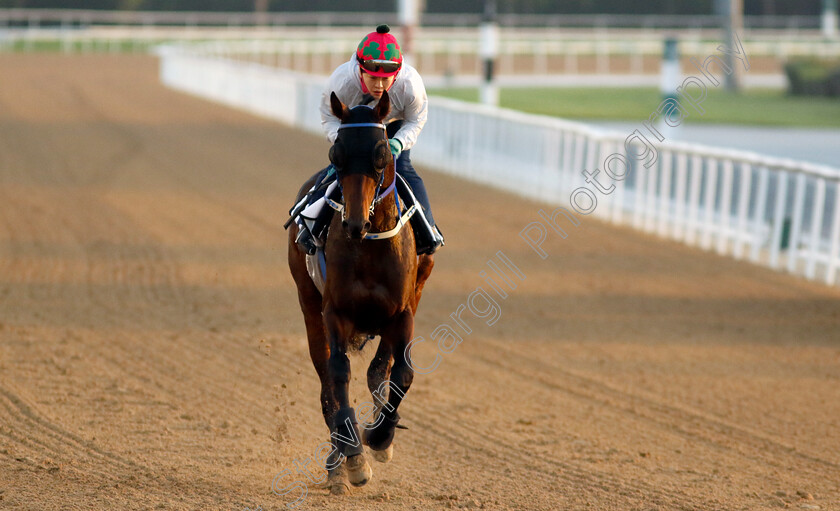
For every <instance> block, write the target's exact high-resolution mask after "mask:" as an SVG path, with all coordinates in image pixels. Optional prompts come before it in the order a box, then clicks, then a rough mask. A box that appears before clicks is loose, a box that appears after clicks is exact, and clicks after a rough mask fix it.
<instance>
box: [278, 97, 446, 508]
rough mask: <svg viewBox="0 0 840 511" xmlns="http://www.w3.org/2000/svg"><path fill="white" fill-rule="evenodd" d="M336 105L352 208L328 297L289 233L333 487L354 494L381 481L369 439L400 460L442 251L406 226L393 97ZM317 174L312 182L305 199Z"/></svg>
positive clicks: (340, 226)
mask: <svg viewBox="0 0 840 511" xmlns="http://www.w3.org/2000/svg"><path fill="white" fill-rule="evenodd" d="M330 106H331V110H332V112H333V113H334V114H335V116H336V117H338V118H339V119H340V120H341V126H340V128H339V132H338V137H337V138H336V141H335V144H334V145H333V146H332V147H331V148H330V161H331V162H332V163H333V166H334V167H335V168H336V174H337V179H338V183H339V187H340V189H341V192H342V196H343V204H338V203H335V202H334V203H333V204H332V205H333V207H335V208H336V209H338V211H340V213H341V214H340V215H339V214H335V215H333V218H332V221H331V223H330V228H329V231H328V235H327V240H326V244H325V247H324V255H325V259H326V278H325V283H324V291H323V294H321V292H319V290H318V288H317V287H316V286H315V284H314V283H313V281H312V278H311V277H310V276H309V273H308V271H307V267H306V254H305V252H304V251H303V250H301V249H300V248H299V246H298V245H297V244H296V243H295V239H296V237H297V234H298V227H297V225H296V224H294V223H293V224H292V226H291V227H290V229H289V239H288V256H289V269H290V270H291V272H292V277H293V278H294V280H295V284H296V285H297V290H298V299H299V301H300V308H301V310H302V311H303V317H304V321H305V323H306V335H307V338H308V341H309V355H310V357H311V359H312V363H313V365H314V366H315V371H316V372H317V373H318V377H319V378H320V380H321V408H322V411H323V414H324V421H325V422H326V424H327V427H328V428H329V430H330V454H329V456H328V457H326V468H327V471H328V483H327V485H328V487H329V488H330V491H331V493H333V494H344V493H347V492H349V490H350V487H349V486H348V485H347V482H348V481H349V482H350V483H351V484H353V485H354V486H362V485H364V484H366V483H367V482H368V481H369V480H370V478H371V477H372V471H371V469H370V466H369V465H368V463H367V460H366V458H365V454H364V449H363V447H362V443H364V444H365V445H367V446H368V447H369V448H370V449H371V451H372V454H373V456H374V458H375V459H377V460H378V461H383V462H385V461H388V460H390V459H391V456H392V453H393V445H392V441H393V439H394V433H395V428H396V427H397V423H398V421H399V414H398V413H397V408H398V407H399V405H400V402H401V401H402V399H403V397H404V396H405V394H406V392H408V389H409V387H410V386H411V382H412V380H413V378H414V371H413V369H412V367H411V364H410V361H409V360H407V355H406V347H407V346H408V345H409V343H410V342H411V339H412V337H413V334H414V314H415V313H416V311H417V305H418V303H419V301H420V295H421V293H422V291H423V286H424V284H425V282H426V279H427V278H428V277H429V275H430V274H431V271H432V268H433V267H434V257H433V256H432V255H423V256H420V257H418V256H417V251H416V247H415V240H414V233H413V232H412V229H411V227H410V226H407V227H405V228H400V227H401V226H402V225H404V223H405V221H406V215H405V214H403V216H402V217H401V216H400V213H401V211H404V209H403V208H400V205H401V203H399V199H398V197H397V192H396V188H395V180H396V171H395V166H394V163H395V162H394V158H393V157H392V155H391V152H390V149H389V146H388V139H387V135H386V130H385V125H384V124H383V121H384V119H385V118H386V116H387V115H388V111H389V110H390V99H389V98H388V93H387V92H385V93H383V94H382V97H381V99H380V100H379V102H378V103H377V104H376V106H374V107H370V106H366V105H360V106H356V107H354V108H352V109H348V108H347V106H346V105H344V104H343V103H342V102H341V101H340V100H339V99H338V97H337V96H336V95H335V93H334V92H333V93H332V94H331V95H330ZM316 177H317V175H316V176H313V177H312V178H310V179H309V181H307V182H306V183H305V184H304V185H303V188H301V190H300V192H298V195H297V199H296V202H299V201H300V200H301V198H302V197H303V195H304V194H305V192H306V191H307V190H309V189H310V188H311V187H312V185H313V183H314V182H315V179H316ZM418 207H419V206H418ZM417 214H422V213H420V212H419V211H418V212H417ZM389 231H390V232H389ZM394 231H396V234H395V235H394V234H393V233H394ZM377 233H379V234H380V235H381V236H377ZM386 234H392V236H390V237H386ZM372 336H379V337H380V341H379V346H378V347H377V350H376V354H375V355H374V358H373V360H372V361H371V363H370V366H369V367H368V370H367V384H368V388H369V389H370V392H371V395H372V396H373V397H374V401H372V403H375V407H373V409H372V410H368V413H366V414H364V415H365V416H366V417H369V418H373V419H375V420H373V422H372V423H367V422H365V423H363V424H362V427H363V428H364V436H363V437H360V436H359V423H358V419H357V417H356V413H355V410H354V409H353V408H351V406H350V397H349V395H348V394H349V383H350V360H349V358H348V357H347V353H348V352H352V351H354V350H358V349H359V347H360V345H361V344H362V340H363V339H366V338H370V337H372ZM386 392H387V397H386ZM366 404H370V403H366ZM362 406H363V405H362ZM360 415H362V413H361V407H360ZM359 418H361V417H359ZM324 454H326V453H324Z"/></svg>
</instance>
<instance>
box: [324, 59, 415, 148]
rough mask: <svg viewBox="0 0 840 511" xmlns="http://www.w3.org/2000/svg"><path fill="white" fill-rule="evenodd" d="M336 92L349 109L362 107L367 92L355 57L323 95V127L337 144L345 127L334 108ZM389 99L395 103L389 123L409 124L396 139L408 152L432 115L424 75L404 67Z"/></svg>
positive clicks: (335, 74) (334, 76)
mask: <svg viewBox="0 0 840 511" xmlns="http://www.w3.org/2000/svg"><path fill="white" fill-rule="evenodd" d="M332 92H335V94H336V96H338V99H340V100H341V102H342V103H344V104H345V105H347V107H348V108H353V107H354V106H357V105H359V104H361V102H362V97H363V96H364V93H363V92H362V77H361V75H360V71H359V65H358V63H357V62H356V58H355V56H354V57H353V58H352V59H351V60H350V61H348V62H345V63H344V64H342V65H340V66H338V67H337V68H336V70H335V71H334V72H333V74H332V75H331V76H330V78H329V80H328V81H327V86H326V87H325V88H324V92H323V94H322V95H321V126H322V127H323V129H324V132H325V134H326V135H327V139H328V140H329V141H330V143H333V142H335V139H336V137H337V136H338V126H339V125H340V124H341V123H340V121H339V119H338V118H337V117H336V116H335V115H333V113H332V108H331V107H330V93H332ZM388 96H389V98H390V100H391V111H390V112H389V113H388V117H387V119H385V121H386V122H389V121H392V120H396V119H402V120H404V121H405V122H404V123H403V125H402V127H401V128H400V130H399V131H398V132H397V133H396V135H394V138H396V139H397V140H399V141H400V143H401V144H402V146H403V151H407V150H408V149H411V147H412V146H413V145H414V144H415V143H416V142H417V138H418V137H419V136H420V132H421V131H422V130H423V126H424V125H425V124H426V118H427V117H428V113H429V98H428V97H427V96H426V87H425V85H423V79H422V78H421V77H420V73H418V72H417V70H416V69H414V68H413V67H411V66H409V65H408V64H403V67H402V69H400V72H399V73H398V74H397V78H396V79H395V80H394V84H393V85H392V86H391V88H390V89H389V90H388Z"/></svg>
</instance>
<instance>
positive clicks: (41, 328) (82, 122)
mask: <svg viewBox="0 0 840 511" xmlns="http://www.w3.org/2000/svg"><path fill="white" fill-rule="evenodd" d="M421 143H422V140H421ZM326 151H327V144H326V142H325V141H323V140H321V139H320V138H319V137H314V136H311V135H306V134H302V133H298V132H296V131H293V130H290V129H287V128H284V127H281V126H278V125H275V124H272V123H270V122H267V121H264V120H261V119H258V118H255V117H251V116H248V115H245V114H242V113H239V112H235V111H233V110H229V109H226V108H222V107H219V106H215V105H212V104H209V103H206V102H203V101H200V100H198V99H194V98H191V97H188V96H184V95H182V94H179V93H176V92H173V91H169V90H166V89H164V88H162V87H161V86H160V85H159V84H158V82H157V76H156V63H155V61H154V60H153V59H151V58H148V57H139V56H136V57H128V56H122V57H116V56H92V57H60V56H48V55H38V56H14V55H12V56H10V55H2V56H0V303H2V306H0V509H14V510H53V509H54V510H58V509H70V510H76V509H79V510H81V509H84V510H87V509H178V510H180V509H202V510H204V509H228V510H243V509H245V508H246V507H249V508H251V509H257V508H261V509H263V510H280V509H286V504H288V503H291V502H293V501H294V500H295V499H297V498H300V497H302V492H301V491H300V489H297V490H292V491H291V492H290V493H289V494H287V495H278V494H276V493H273V492H272V482H273V481H274V480H275V476H276V475H278V474H282V473H283V472H284V471H289V472H288V473H287V474H286V475H285V476H283V477H280V478H279V479H278V481H279V483H280V484H276V485H275V488H276V489H280V488H282V487H284V486H288V485H290V484H292V483H293V482H294V481H295V480H300V481H305V480H306V478H305V477H304V476H303V475H301V473H300V472H296V470H297V467H302V469H301V470H305V469H306V468H307V466H308V467H309V468H310V469H311V468H312V467H313V466H314V464H315V463H314V462H310V463H309V465H307V460H308V459H310V458H311V457H312V456H313V453H314V451H315V449H316V447H317V446H318V445H319V444H320V443H321V442H323V441H324V440H326V438H327V431H326V427H325V426H324V424H323V422H322V418H321V415H320V407H319V405H318V383H317V378H316V375H315V372H314V370H313V369H312V366H311V364H310V361H309V359H308V354H307V349H306V344H305V340H304V337H303V321H302V316H301V313H300V310H299V309H298V305H297V299H296V294H295V290H294V286H293V284H292V280H291V277H290V275H289V272H288V268H287V266H286V262H285V255H284V251H285V246H284V243H285V241H284V240H285V236H284V235H285V233H284V232H283V230H282V227H281V225H282V223H283V221H284V220H285V211H286V209H287V208H288V205H289V202H290V200H291V199H292V197H293V195H294V193H295V191H296V190H297V188H298V186H299V184H300V183H301V182H302V180H303V179H304V178H305V177H306V176H307V175H308V174H309V173H311V172H312V171H314V170H315V169H317V168H319V167H321V166H322V165H323V163H324V162H325V161H326ZM421 170H423V171H424V174H425V176H426V180H427V183H428V187H429V189H430V192H431V195H432V198H433V203H434V204H435V206H436V211H435V213H436V215H435V216H436V217H437V218H438V219H439V222H440V224H441V225H442V226H443V228H444V231H445V232H446V234H447V239H448V245H447V247H446V248H445V249H444V250H442V251H441V252H440V253H439V255H438V257H437V266H436V268H435V271H434V273H433V274H432V277H431V279H430V280H429V283H428V285H427V287H426V289H427V291H426V293H425V294H424V298H423V303H422V304H421V307H420V311H419V314H418V318H417V327H416V333H417V335H422V336H424V337H425V338H426V339H431V336H430V334H431V332H432V330H433V329H434V328H435V327H436V326H438V325H440V324H442V323H445V322H450V323H451V322H452V321H451V319H450V314H451V313H452V312H453V311H455V310H456V309H458V308H459V306H460V305H461V304H465V303H466V301H467V298H468V296H469V295H470V293H472V292H473V291H475V290H476V288H477V287H478V286H482V287H485V288H487V289H488V290H489V286H488V285H487V284H486V283H484V281H483V279H482V277H481V275H480V272H482V271H484V270H488V271H489V268H488V267H487V265H486V263H487V261H489V260H490V259H491V258H493V257H494V254H496V252H497V251H502V252H504V254H505V255H506V256H507V257H509V258H510V260H511V261H513V262H514V263H515V265H516V266H517V267H518V268H519V270H520V271H521V273H522V275H523V276H524V277H525V278H524V280H520V279H516V278H514V280H513V281H512V282H513V283H515V284H517V286H516V289H510V288H505V289H507V291H508V296H507V298H506V299H504V300H502V299H501V298H497V302H498V309H499V313H500V315H501V317H500V318H499V319H498V321H496V322H495V323H494V324H492V325H488V324H487V321H489V320H490V319H491V318H490V317H488V318H485V319H481V318H476V317H474V316H472V315H470V313H469V312H466V313H464V314H463V320H464V321H465V322H466V323H468V325H469V327H470V328H471V330H472V332H471V333H470V334H469V335H463V342H462V343H461V344H460V345H459V346H458V347H457V348H456V349H455V350H454V351H453V352H451V353H440V365H439V366H438V368H437V369H436V370H435V371H434V372H431V373H430V374H426V375H418V376H417V377H416V379H415V382H414V386H413V387H412V389H411V392H410V393H409V395H408V398H407V400H406V401H405V403H404V406H403V408H402V409H401V413H402V416H403V419H404V420H403V423H404V424H406V425H407V426H409V428H410V429H409V430H400V431H398V433H397V439H396V452H395V458H394V460H393V462H391V463H390V464H387V465H381V464H374V466H373V468H374V478H373V480H372V481H371V483H370V484H369V485H368V486H367V487H365V488H363V489H360V490H356V491H354V493H353V494H352V495H351V496H349V497H345V498H334V497H330V496H328V495H327V494H326V491H325V490H323V489H320V488H318V487H317V486H316V485H314V484H312V485H310V486H311V487H310V488H309V489H308V493H307V495H306V497H305V498H303V500H302V502H301V503H300V505H299V507H298V509H322V508H327V509H348V510H351V509H353V510H354V509H393V510H407V509H421V510H425V509H446V508H483V509H527V510H560V509H563V510H566V509H573V510H578V509H593V510H601V509H611V510H636V509H638V510H653V509H661V510H705V509H715V510H741V509H745V510H753V509H776V508H785V507H790V508H794V509H840V290H838V289H830V288H827V287H824V286H821V285H818V284H813V283H809V282H806V281H803V280H799V279H796V278H794V277H790V276H786V275H782V274H777V273H774V272H772V271H770V270H766V269H762V268H757V267H753V266H750V265H748V264H745V263H738V262H734V261H731V260H729V259H724V258H720V257H717V256H715V255H712V254H707V253H702V252H699V251H695V250H692V249H688V248H685V247H683V246H681V245H678V244H675V243H669V242H664V241H660V240H657V239H654V238H651V237H647V236H644V235H640V234H638V233H635V232H632V231H629V230H623V229H620V228H615V227H611V226H606V225H603V224H600V223H598V222H597V221H594V220H592V219H589V218H584V219H583V221H582V223H581V226H580V227H578V228H570V229H569V237H568V238H567V239H566V240H562V239H561V238H560V237H559V236H556V235H555V236H553V237H552V238H551V239H549V240H548V241H547V242H546V243H545V245H544V248H545V249H546V251H547V252H548V257H547V258H546V259H545V260H543V259H541V258H540V257H539V256H538V255H537V254H536V253H535V252H534V251H533V250H531V248H530V247H528V245H526V244H525V243H524V242H523V241H522V239H520V238H519V236H518V233H519V231H520V230H522V229H523V228H524V227H525V225H527V224H528V223H529V222H532V221H536V220H538V219H539V216H538V210H539V209H540V208H541V207H542V208H546V206H545V205H542V206H541V205H540V204H537V203H533V202H528V201H525V200H522V199H519V198H516V197H514V196H511V195H507V194H504V193H501V192H498V191H494V190H490V189H487V188H482V187H479V186H475V185H473V184H466V183H463V182H460V181H458V180H455V179H451V178H449V177H446V176H442V175H438V174H435V173H432V172H429V171H428V170H426V169H421ZM462 333H463V332H462ZM421 346H422V347H421V348H419V349H418V352H417V355H416V357H417V360H418V363H421V364H424V365H426V364H431V362H432V361H433V360H434V358H435V356H436V348H435V346H434V344H433V343H432V342H427V343H425V344H422V345H421ZM371 356H372V350H371V349H370V348H368V349H366V350H365V352H364V353H361V354H359V355H356V356H354V357H353V359H352V361H353V367H354V382H353V385H354V387H353V389H354V390H353V395H354V396H355V398H356V399H357V401H358V404H361V403H362V402H364V401H367V400H369V399H370V396H369V395H368V394H366V393H364V392H363V387H364V385H363V381H364V372H365V369H366V363H367V361H368V360H369V359H370V358H371ZM312 472H313V474H314V475H313V476H312V477H317V476H319V475H320V474H319V473H317V471H314V470H313V471H312Z"/></svg>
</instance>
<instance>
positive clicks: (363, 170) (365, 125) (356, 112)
mask: <svg viewBox="0 0 840 511" xmlns="http://www.w3.org/2000/svg"><path fill="white" fill-rule="evenodd" d="M330 106H331V107H332V111H333V113H334V114H335V116H336V117H338V118H339V119H340V120H341V126H340V127H339V128H338V137H337V138H336V139H335V144H333V146H332V147H331V148H330V161H331V162H332V164H333V166H335V168H336V172H337V174H338V182H339V184H340V185H341V191H342V194H343V195H344V212H343V217H342V225H343V226H344V228H345V230H346V231H347V234H349V236H350V237H351V238H353V239H362V238H363V237H364V235H365V234H367V232H368V230H369V229H370V215H371V213H372V210H373V205H374V200H375V199H376V191H377V188H378V187H379V186H380V185H381V184H382V181H383V179H384V177H385V176H384V174H385V171H386V168H388V167H389V165H393V158H392V157H391V150H390V149H389V147H388V138H387V136H386V134H385V125H384V124H382V121H383V119H385V116H386V115H388V110H390V108H391V101H390V99H389V98H388V93H387V92H385V93H383V94H382V98H380V100H379V103H377V105H376V106H375V107H373V108H371V107H369V106H364V105H360V106H357V107H354V108H352V109H348V108H347V106H346V105H344V104H343V103H342V102H341V101H340V100H339V99H338V97H337V96H336V95H335V93H334V92H333V93H332V94H331V95H330ZM392 170H393V169H392Z"/></svg>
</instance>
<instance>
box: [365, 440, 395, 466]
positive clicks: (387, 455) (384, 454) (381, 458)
mask: <svg viewBox="0 0 840 511" xmlns="http://www.w3.org/2000/svg"><path fill="white" fill-rule="evenodd" d="M370 454H371V456H373V459H375V460H376V461H378V462H379V463H388V462H389V461H391V459H392V458H393V457H394V444H391V445H389V446H388V448H387V449H385V450H384V451H374V450H373V449H371V450H370Z"/></svg>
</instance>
